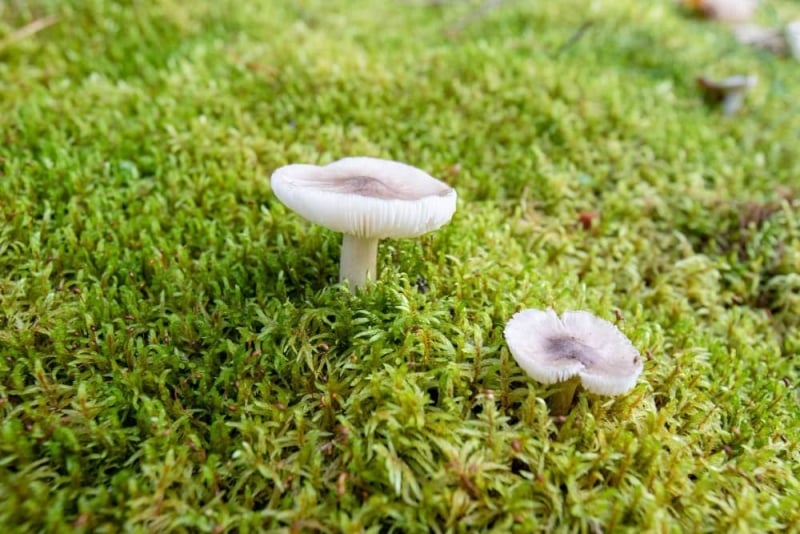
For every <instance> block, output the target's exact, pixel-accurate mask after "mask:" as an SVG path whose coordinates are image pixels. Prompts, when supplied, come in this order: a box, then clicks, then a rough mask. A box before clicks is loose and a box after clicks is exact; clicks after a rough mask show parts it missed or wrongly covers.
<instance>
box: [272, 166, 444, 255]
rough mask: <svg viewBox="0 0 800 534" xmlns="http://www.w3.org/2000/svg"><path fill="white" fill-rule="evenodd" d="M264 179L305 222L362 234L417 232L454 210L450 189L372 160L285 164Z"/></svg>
mask: <svg viewBox="0 0 800 534" xmlns="http://www.w3.org/2000/svg"><path fill="white" fill-rule="evenodd" d="M270 181H271V184H272V190H273V191H274V192H275V195H276V196H277V197H278V198H279V199H280V200H281V202H283V203H284V204H286V206H288V207H289V208H291V209H292V210H294V211H295V212H297V213H298V214H300V215H302V216H303V217H305V218H306V219H308V220H309V221H312V222H315V223H317V224H320V225H322V226H325V227H326V228H330V229H331V230H336V231H338V232H342V233H345V234H351V235H355V236H358V237H362V238H377V239H383V238H385V237H415V236H418V235H422V234H424V233H426V232H430V231H432V230H436V229H437V228H439V227H440V226H442V225H444V224H446V223H447V222H448V221H450V219H451V218H452V216H453V213H454V212H455V210H456V191H455V189H453V188H452V187H450V186H449V185H447V184H445V183H444V182H441V181H439V180H437V179H436V178H433V177H432V176H430V175H429V174H427V173H425V172H423V171H422V170H420V169H418V168H416V167H412V166H411V165H407V164H405V163H400V162H397V161H389V160H384V159H378V158H369V157H353V158H344V159H340V160H339V161H335V162H333V163H330V164H328V165H324V166H318V165H304V164H293V165H286V166H284V167H281V168H279V169H277V170H276V171H275V172H274V173H272V178H271V180H270Z"/></svg>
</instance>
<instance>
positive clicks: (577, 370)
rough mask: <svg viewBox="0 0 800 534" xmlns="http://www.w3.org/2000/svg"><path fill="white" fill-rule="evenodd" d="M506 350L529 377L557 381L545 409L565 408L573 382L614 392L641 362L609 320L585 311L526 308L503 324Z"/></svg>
mask: <svg viewBox="0 0 800 534" xmlns="http://www.w3.org/2000/svg"><path fill="white" fill-rule="evenodd" d="M504 335H505V338H506V343H507V344H508V348H509V350H510V351H511V354H512V356H514V359H515V360H516V361H517V363H518V364H519V366H520V367H522V369H523V370H525V372H526V373H528V375H530V376H531V377H532V378H533V379H535V380H537V381H539V382H541V383H543V384H555V383H559V382H561V383H563V385H562V387H561V389H560V390H559V391H558V392H557V393H556V394H555V395H554V397H553V398H551V402H550V411H551V413H552V414H553V415H563V414H565V413H567V411H569V407H570V406H571V405H572V399H573V397H574V395H575V389H576V388H577V386H578V384H579V383H580V384H582V385H583V387H584V388H585V389H586V390H588V391H590V392H592V393H597V394H599V395H619V394H621V393H625V392H626V391H628V390H629V389H631V388H632V387H633V386H634V385H635V384H636V379H637V378H638V377H639V374H641V372H642V368H643V364H642V358H641V356H640V355H639V352H638V351H637V350H636V348H635V347H634V346H633V344H631V342H630V341H629V340H628V338H627V337H625V334H623V333H622V332H620V331H619V329H618V328H617V327H616V326H614V325H613V324H611V323H609V322H608V321H605V320H603V319H600V318H599V317H597V316H595V315H593V314H591V313H589V312H586V311H567V312H564V313H563V314H562V315H561V317H559V316H558V315H557V314H556V312H555V311H553V310H552V309H550V308H548V309H547V310H537V309H527V310H522V311H520V312H518V313H516V314H515V315H514V316H513V317H512V318H511V319H510V320H509V321H508V323H507V324H506V327H505V330H504Z"/></svg>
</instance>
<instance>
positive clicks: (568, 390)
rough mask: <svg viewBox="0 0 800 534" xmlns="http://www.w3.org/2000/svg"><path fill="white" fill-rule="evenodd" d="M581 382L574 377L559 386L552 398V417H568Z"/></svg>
mask: <svg viewBox="0 0 800 534" xmlns="http://www.w3.org/2000/svg"><path fill="white" fill-rule="evenodd" d="M580 383H581V380H580V378H579V377H577V376H573V377H572V378H570V379H569V380H565V381H563V382H561V383H559V384H558V390H556V392H555V393H553V395H552V396H551V397H550V415H554V416H558V415H567V414H568V413H569V409H570V407H571V406H572V399H573V398H575V390H576V389H577V388H578V384H580Z"/></svg>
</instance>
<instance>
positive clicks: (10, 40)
mask: <svg viewBox="0 0 800 534" xmlns="http://www.w3.org/2000/svg"><path fill="white" fill-rule="evenodd" d="M56 22H58V18H56V17H55V16H53V15H49V16H47V17H42V18H40V19H36V20H34V21H33V22H31V23H30V24H26V25H25V26H23V27H22V28H20V29H18V30H15V31H13V32H11V34H10V35H8V36H7V37H6V38H5V39H3V40H2V41H0V51H2V50H4V49H5V48H8V47H9V46H11V45H13V44H14V43H17V42H19V41H21V40H23V39H25V38H27V37H30V36H31V35H34V34H36V33H39V32H40V31H42V30H44V29H45V28H48V27H50V26H52V25H53V24H55V23H56Z"/></svg>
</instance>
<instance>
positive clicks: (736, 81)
mask: <svg viewBox="0 0 800 534" xmlns="http://www.w3.org/2000/svg"><path fill="white" fill-rule="evenodd" d="M697 83H698V84H699V85H700V87H702V88H704V89H706V90H709V91H718V92H721V93H723V94H728V93H735V92H737V91H747V90H748V89H750V88H752V87H755V85H756V84H757V83H758V77H757V76H754V75H749V76H745V75H742V74H738V75H736V76H730V77H728V78H723V79H721V80H712V79H710V78H706V77H705V76H700V77H699V78H697Z"/></svg>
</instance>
